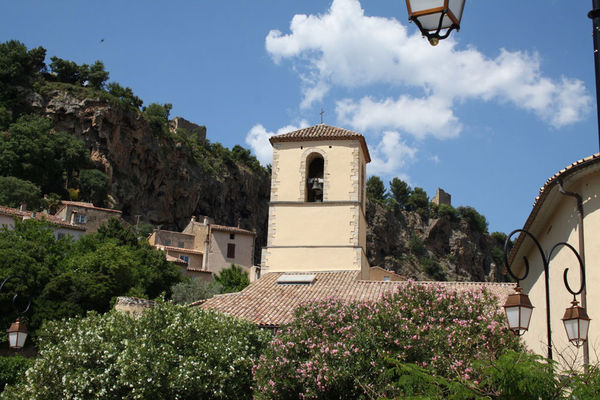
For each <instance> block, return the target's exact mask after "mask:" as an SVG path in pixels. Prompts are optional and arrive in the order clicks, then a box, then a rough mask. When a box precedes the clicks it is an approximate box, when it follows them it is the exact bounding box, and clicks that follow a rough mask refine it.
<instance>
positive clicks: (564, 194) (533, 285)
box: [509, 154, 600, 365]
mask: <svg viewBox="0 0 600 400" xmlns="http://www.w3.org/2000/svg"><path fill="white" fill-rule="evenodd" d="M599 193H600V154H594V155H593V156H590V157H587V158H584V159H582V160H579V161H577V162H575V163H573V164H571V165H569V166H568V167H566V168H564V169H563V170H561V171H560V172H558V173H556V174H555V175H553V176H552V177H550V178H549V179H548V180H547V181H546V183H545V185H544V186H543V187H542V188H541V189H540V193H539V196H538V197H537V199H536V200H535V203H534V205H533V209H532V211H531V213H530V215H529V217H528V218H527V221H526V222H525V225H524V226H523V229H524V230H526V231H528V232H530V233H531V235H533V236H534V237H535V238H536V239H537V240H538V242H539V243H540V247H541V250H543V252H544V257H549V256H550V254H549V253H550V251H551V249H552V248H553V247H554V246H555V245H556V244H558V243H560V242H566V243H568V244H570V245H571V246H572V247H573V248H574V249H575V250H576V251H577V252H578V253H579V254H580V255H581V258H582V261H583V262H584V265H585V280H586V288H587V290H586V291H584V293H582V295H579V296H577V300H578V301H579V303H580V305H583V306H584V307H586V309H587V314H588V315H589V317H590V318H591V323H590V329H589V335H588V338H589V339H588V341H587V342H586V343H585V344H584V345H583V346H582V347H581V348H579V349H578V348H576V347H574V346H573V345H571V344H570V343H569V341H568V339H567V334H566V331H565V327H564V325H563V321H562V320H561V319H562V318H563V314H564V313H565V309H566V308H567V307H570V306H571V301H573V295H572V294H570V293H569V291H568V290H567V288H566V286H565V284H564V280H563V274H564V271H565V269H566V268H568V269H569V272H568V276H567V278H568V279H567V280H568V284H569V286H570V287H571V288H572V290H573V291H575V292H577V291H578V290H579V289H580V285H581V279H580V268H579V262H578V260H577V256H576V255H575V253H574V252H573V251H572V250H571V249H569V248H568V247H567V246H565V245H559V246H558V247H556V248H555V249H554V251H553V252H552V255H551V257H550V259H549V264H548V265H549V268H548V274H549V276H548V278H549V279H548V281H549V292H548V294H549V301H550V308H549V310H550V322H551V326H550V329H551V335H552V338H551V341H552V343H551V344H552V350H553V358H554V360H557V361H561V360H563V361H568V362H569V363H571V362H574V363H575V364H576V365H577V364H579V365H581V363H592V364H595V363H597V362H598V355H599V353H598V349H599V348H600V347H599V346H600V335H599V334H598V332H599V331H598V328H597V327H598V326H599V325H598V324H599V323H600V309H599V308H598V307H597V305H598V304H600V294H599V293H598V292H597V291H596V290H595V289H594V288H595V287H596V285H597V284H599V283H600V269H599V267H597V266H596V264H598V260H600V247H598V245H597V243H598V240H599V239H600V196H599ZM515 238H516V240H515V244H514V247H513V249H512V252H511V253H510V257H509V263H510V265H511V268H512V270H513V272H514V273H515V275H516V276H517V277H519V278H521V277H523V275H524V273H525V264H524V261H523V260H524V257H526V258H527V260H528V262H529V274H528V275H527V277H526V279H524V280H522V281H521V282H520V286H521V287H522V288H523V291H522V292H523V293H526V294H528V295H529V298H530V301H531V303H532V304H533V306H534V307H535V308H534V309H533V312H532V315H531V320H530V324H529V329H528V331H526V332H525V333H524V334H523V339H524V340H525V343H526V344H527V346H528V347H529V348H530V349H531V350H533V351H534V352H536V353H538V354H540V355H543V356H546V355H547V351H548V339H547V333H548V331H547V325H546V322H547V321H546V289H545V278H544V268H543V260H542V254H541V253H540V250H539V249H538V248H537V245H536V244H535V242H534V241H533V240H532V239H531V238H529V236H528V235H527V234H525V233H521V234H520V235H515V236H514V237H513V239H515ZM565 359H566V360H565Z"/></svg>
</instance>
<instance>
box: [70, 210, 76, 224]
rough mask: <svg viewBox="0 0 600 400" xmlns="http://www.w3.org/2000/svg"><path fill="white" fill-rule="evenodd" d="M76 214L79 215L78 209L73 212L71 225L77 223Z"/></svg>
mask: <svg viewBox="0 0 600 400" xmlns="http://www.w3.org/2000/svg"><path fill="white" fill-rule="evenodd" d="M76 215H77V211H73V212H72V213H71V222H70V224H71V225H75V216H76Z"/></svg>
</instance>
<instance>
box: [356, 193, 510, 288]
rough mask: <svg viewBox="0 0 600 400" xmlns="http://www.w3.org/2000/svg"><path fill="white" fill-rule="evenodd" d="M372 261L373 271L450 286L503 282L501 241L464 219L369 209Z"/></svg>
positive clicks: (370, 204) (377, 205)
mask: <svg viewBox="0 0 600 400" xmlns="http://www.w3.org/2000/svg"><path fill="white" fill-rule="evenodd" d="M367 224H368V232H367V256H368V258H369V262H370V263H371V266H380V267H382V268H385V269H388V270H392V271H395V272H397V273H399V274H400V275H403V276H404V277H406V278H411V279H418V280H420V279H426V280H427V279H434V280H448V281H504V280H505V279H506V277H505V276H504V270H503V267H502V263H501V259H502V258H501V257H502V250H501V248H502V246H503V241H502V239H503V238H504V236H503V235H502V234H499V235H498V236H496V234H495V235H494V237H492V236H490V235H489V234H488V233H487V232H481V231H479V230H478V229H476V228H474V227H473V226H471V224H469V223H468V221H466V220H465V219H461V218H452V217H450V216H443V217H439V218H430V217H423V216H422V215H420V214H419V213H417V212H409V211H396V212H394V211H393V210H391V209H388V208H386V207H385V206H383V205H382V204H380V203H378V202H374V201H369V202H368V204H367Z"/></svg>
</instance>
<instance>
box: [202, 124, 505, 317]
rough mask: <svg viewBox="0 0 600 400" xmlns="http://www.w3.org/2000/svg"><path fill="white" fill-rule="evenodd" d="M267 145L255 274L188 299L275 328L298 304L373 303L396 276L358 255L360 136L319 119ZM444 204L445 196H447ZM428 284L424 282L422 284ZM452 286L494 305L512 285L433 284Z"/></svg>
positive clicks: (364, 157) (361, 250)
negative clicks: (266, 192)
mask: <svg viewBox="0 0 600 400" xmlns="http://www.w3.org/2000/svg"><path fill="white" fill-rule="evenodd" d="M270 142H271V144H272V146H273V164H272V180H271V201H270V203H269V232H268V238H267V246H266V247H265V248H264V249H263V251H262V263H261V277H260V279H258V280H257V281H256V282H253V283H252V284H250V286H248V287H247V288H245V289H244V290H242V291H241V292H238V293H232V294H227V295H217V296H214V297H212V298H210V299H208V300H201V301H198V302H196V303H193V304H192V306H199V307H202V308H204V309H212V310H215V311H219V312H224V313H227V314H230V315H233V316H235V317H238V318H242V319H246V320H248V321H251V322H254V323H256V324H258V325H259V326H263V327H268V328H276V327H279V326H281V325H282V324H285V323H287V322H290V321H291V319H292V318H293V312H294V309H295V308H296V307H297V306H299V305H301V304H303V303H306V302H309V301H314V300H323V299H327V298H335V299H339V300H343V301H355V300H358V301H365V300H368V301H377V300H378V299H379V298H380V297H381V295H382V294H383V293H385V292H387V291H392V290H396V289H397V288H398V285H399V284H401V283H402V281H401V279H402V277H401V276H399V275H397V274H393V273H391V272H390V271H386V270H383V269H382V268H379V267H374V268H371V267H370V265H369V262H368V260H367V257H366V231H367V224H366V218H365V203H366V164H367V163H368V162H369V161H370V156H369V150H368V148H367V144H366V141H365V138H364V137H363V135H361V134H360V133H357V132H353V131H349V130H347V129H342V128H337V127H332V126H328V125H324V124H320V125H316V126H312V127H309V128H305V129H300V130H297V131H294V132H290V133H286V134H283V135H278V136H273V137H271V138H270ZM448 201H449V200H448ZM422 284H424V285H430V284H432V282H422ZM436 284H441V285H445V286H447V287H448V288H451V289H456V290H458V291H460V290H465V289H467V288H475V287H478V288H481V287H484V288H486V289H487V290H488V291H489V292H491V293H493V294H495V295H496V296H497V297H498V299H499V301H500V302H501V303H503V302H504V300H505V299H506V297H507V296H508V295H509V294H510V293H511V292H512V291H513V289H514V284H512V283H489V282H484V283H464V282H436Z"/></svg>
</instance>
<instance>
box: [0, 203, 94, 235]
mask: <svg viewBox="0 0 600 400" xmlns="http://www.w3.org/2000/svg"><path fill="white" fill-rule="evenodd" d="M15 219H16V220H19V221H24V220H27V219H37V220H39V221H46V222H48V223H50V224H51V226H52V228H53V229H54V236H55V237H56V238H57V239H60V238H63V237H66V236H71V237H73V239H75V240H77V239H79V238H81V237H82V236H84V235H85V233H86V230H85V227H84V226H81V225H76V224H72V223H69V222H66V221H63V220H62V219H61V218H58V217H56V216H54V215H50V214H47V213H44V212H35V211H27V209H26V207H25V205H21V207H20V208H10V207H1V206H0V226H6V227H8V229H13V228H14V227H15Z"/></svg>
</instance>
